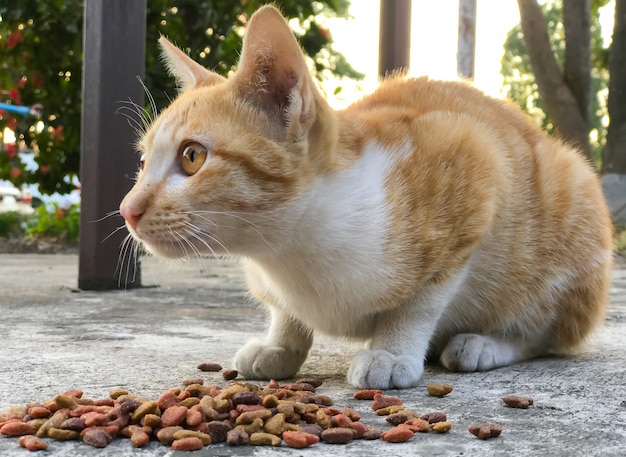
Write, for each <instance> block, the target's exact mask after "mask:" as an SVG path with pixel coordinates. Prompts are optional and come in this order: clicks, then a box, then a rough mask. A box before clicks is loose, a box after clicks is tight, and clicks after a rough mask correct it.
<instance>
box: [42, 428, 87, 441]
mask: <svg viewBox="0 0 626 457" xmlns="http://www.w3.org/2000/svg"><path fill="white" fill-rule="evenodd" d="M48 436H49V437H50V438H52V439H55V440H58V441H69V440H77V439H78V438H80V433H78V432H77V431H74V430H62V429H60V428H51V429H50V430H48Z"/></svg>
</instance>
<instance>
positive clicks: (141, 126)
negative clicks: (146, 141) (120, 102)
mask: <svg viewBox="0 0 626 457" xmlns="http://www.w3.org/2000/svg"><path fill="white" fill-rule="evenodd" d="M127 110H128V111H130V112H131V113H133V114H136V115H138V113H136V112H135V111H133V110H132V109H131V108H129V107H128V106H122V107H120V108H118V109H117V110H116V111H115V114H121V115H122V116H124V117H125V118H126V121H127V122H128V125H129V126H130V127H131V128H132V129H133V130H135V131H136V132H137V134H139V135H142V134H144V133H145V132H146V130H147V126H146V125H145V122H143V120H142V122H141V123H140V122H139V121H138V120H137V119H135V118H134V117H133V116H132V115H130V114H128V113H127V112H126V111H127Z"/></svg>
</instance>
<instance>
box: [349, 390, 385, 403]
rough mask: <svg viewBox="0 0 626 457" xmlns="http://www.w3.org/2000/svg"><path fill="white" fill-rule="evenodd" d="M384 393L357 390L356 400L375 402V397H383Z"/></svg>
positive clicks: (380, 391)
mask: <svg viewBox="0 0 626 457" xmlns="http://www.w3.org/2000/svg"><path fill="white" fill-rule="evenodd" d="M382 394H383V391H382V390H378V389H366V390H357V391H356V392H354V398H355V399H357V400H373V399H374V396H375V395H382Z"/></svg>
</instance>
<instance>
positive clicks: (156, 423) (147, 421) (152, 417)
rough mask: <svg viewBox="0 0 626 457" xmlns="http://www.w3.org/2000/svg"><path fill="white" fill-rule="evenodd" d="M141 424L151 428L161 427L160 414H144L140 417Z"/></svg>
mask: <svg viewBox="0 0 626 457" xmlns="http://www.w3.org/2000/svg"><path fill="white" fill-rule="evenodd" d="M141 425H145V426H146V427H150V428H151V429H153V430H154V429H156V428H161V427H162V426H163V424H162V423H161V416H159V415H158V414H146V415H145V416H143V418H142V419H141Z"/></svg>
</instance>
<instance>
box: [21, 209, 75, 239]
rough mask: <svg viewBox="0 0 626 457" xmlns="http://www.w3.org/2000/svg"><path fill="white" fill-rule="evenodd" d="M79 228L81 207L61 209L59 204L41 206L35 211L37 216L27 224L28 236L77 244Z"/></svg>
mask: <svg viewBox="0 0 626 457" xmlns="http://www.w3.org/2000/svg"><path fill="white" fill-rule="evenodd" d="M79 228H80V206H79V205H72V206H70V207H69V208H60V207H59V205H57V204H52V205H51V206H47V205H41V206H38V207H37V208H36V209H35V216H34V217H33V218H31V219H30V220H29V222H28V224H27V234H28V236H41V237H52V238H62V239H64V240H65V241H70V242H75V241H78V230H79Z"/></svg>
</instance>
